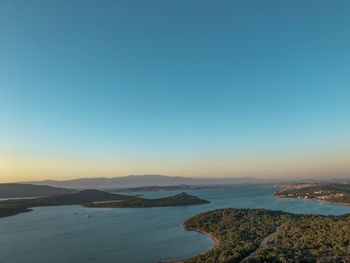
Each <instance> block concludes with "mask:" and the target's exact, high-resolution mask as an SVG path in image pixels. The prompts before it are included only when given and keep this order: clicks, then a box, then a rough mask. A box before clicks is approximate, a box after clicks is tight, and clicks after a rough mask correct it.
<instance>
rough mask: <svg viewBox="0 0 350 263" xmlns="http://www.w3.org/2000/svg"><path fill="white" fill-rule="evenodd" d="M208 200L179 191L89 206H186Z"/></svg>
mask: <svg viewBox="0 0 350 263" xmlns="http://www.w3.org/2000/svg"><path fill="white" fill-rule="evenodd" d="M207 203H209V201H207V200H203V199H200V198H198V197H196V196H193V195H189V194H186V193H184V192H183V193H181V194H177V195H173V196H168V197H163V198H157V199H146V198H140V197H134V198H130V199H126V200H123V201H118V202H101V203H98V202H97V203H90V204H89V205H88V206H89V207H110V208H141V207H164V206H186V205H199V204H207Z"/></svg>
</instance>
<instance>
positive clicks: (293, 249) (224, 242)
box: [176, 208, 350, 263]
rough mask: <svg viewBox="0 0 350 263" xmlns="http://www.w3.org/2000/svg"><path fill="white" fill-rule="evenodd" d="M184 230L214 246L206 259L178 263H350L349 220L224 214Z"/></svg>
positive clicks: (205, 216) (196, 220) (198, 219)
mask: <svg viewBox="0 0 350 263" xmlns="http://www.w3.org/2000/svg"><path fill="white" fill-rule="evenodd" d="M184 226H185V228H186V229H187V230H193V231H199V232H202V233H207V234H208V235H209V236H211V237H212V238H213V239H214V240H215V241H216V242H215V243H216V244H215V246H214V248H212V249H211V250H210V251H208V252H207V253H204V254H201V255H197V256H194V257H191V258H188V259H184V260H180V261H176V262H185V263H199V262H201V263H202V262H208V263H209V262H233V263H234V262H349V261H350V256H349V252H350V250H349V245H350V215H343V216H338V217H335V216H322V215H303V214H300V215H298V214H291V213H286V212H281V211H271V210H265V209H235V208H227V209H217V210H213V211H209V212H205V213H202V214H199V215H197V216H194V217H192V218H190V219H188V220H186V221H185V222H184Z"/></svg>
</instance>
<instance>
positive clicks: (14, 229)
mask: <svg viewBox="0 0 350 263" xmlns="http://www.w3.org/2000/svg"><path fill="white" fill-rule="evenodd" d="M274 191H275V190H274V189H270V188H259V187H247V186H245V187H237V188H231V189H205V190H188V191H186V192H187V193H189V194H193V195H196V196H198V197H201V198H204V199H207V200H209V201H211V203H210V204H205V205H199V206H188V207H168V208H139V209H137V208H136V209H128V208H124V209H98V208H84V207H80V206H61V207H42V208H36V209H35V210H34V211H33V212H30V213H23V214H19V215H17V216H12V217H7V218H2V219H0V262H6V263H47V262H51V263H56V262H60V263H61V262H84V263H88V262H97V263H100V262H116V263H117V262H118V263H124V262H125V263H134V262H135V263H143V262H145V263H151V262H157V261H158V260H167V259H180V258H186V257H190V256H192V255H196V254H199V253H203V252H205V251H206V250H208V249H210V248H211V247H212V246H213V241H212V240H211V239H210V238H209V237H207V236H205V235H202V234H199V233H196V232H191V231H185V230H184V229H183V227H182V222H183V221H184V220H185V219H186V218H188V217H191V216H193V215H195V214H198V213H200V212H204V211H207V210H211V209H216V208H225V207H236V208H268V209H275V210H283V211H288V212H294V213H317V214H325V215H339V214H345V213H350V206H339V205H330V204H324V203H321V202H319V201H311V200H279V199H275V198H274V197H273V195H272V194H273V192H274ZM178 192H179V191H165V192H145V193H141V194H143V195H144V196H145V197H150V198H155V197H160V196H168V195H172V194H175V193H178ZM138 194H140V193H138ZM85 215H91V217H90V218H86V217H85Z"/></svg>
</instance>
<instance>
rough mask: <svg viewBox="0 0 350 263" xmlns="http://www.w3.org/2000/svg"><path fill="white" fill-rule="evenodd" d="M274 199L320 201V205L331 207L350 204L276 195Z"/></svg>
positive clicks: (348, 204)
mask: <svg viewBox="0 0 350 263" xmlns="http://www.w3.org/2000/svg"><path fill="white" fill-rule="evenodd" d="M274 197H275V198H276V199H281V200H283V199H286V200H304V201H307V200H316V201H320V202H321V203H326V204H331V205H344V206H350V203H337V202H332V201H327V200H323V199H317V198H307V199H304V198H295V197H280V196H278V195H275V194H274Z"/></svg>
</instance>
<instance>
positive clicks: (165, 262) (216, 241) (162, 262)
mask: <svg viewBox="0 0 350 263" xmlns="http://www.w3.org/2000/svg"><path fill="white" fill-rule="evenodd" d="M182 226H183V227H184V229H185V230H186V231H194V232H198V233H201V234H203V235H206V236H208V237H209V238H210V239H211V240H213V241H214V245H213V247H212V248H211V249H209V250H207V251H206V252H204V253H200V254H197V255H194V256H199V255H204V254H207V253H208V252H210V251H212V250H213V249H215V248H217V247H218V246H219V245H220V240H219V239H218V238H217V237H215V236H213V235H212V234H210V233H208V232H205V231H203V230H200V229H195V228H188V227H186V226H185V225H184V224H182ZM194 256H191V257H194ZM191 257H188V258H182V259H169V260H160V261H158V263H184V262H185V260H187V259H189V258H191Z"/></svg>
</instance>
